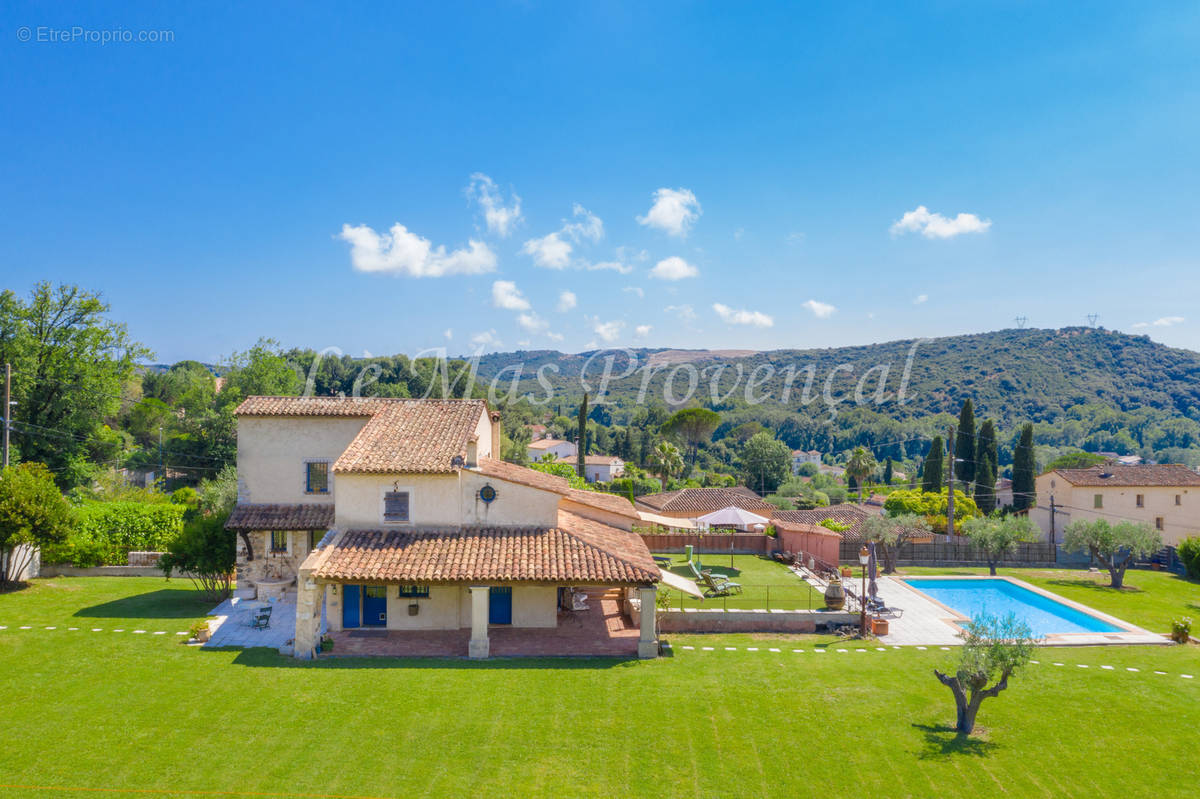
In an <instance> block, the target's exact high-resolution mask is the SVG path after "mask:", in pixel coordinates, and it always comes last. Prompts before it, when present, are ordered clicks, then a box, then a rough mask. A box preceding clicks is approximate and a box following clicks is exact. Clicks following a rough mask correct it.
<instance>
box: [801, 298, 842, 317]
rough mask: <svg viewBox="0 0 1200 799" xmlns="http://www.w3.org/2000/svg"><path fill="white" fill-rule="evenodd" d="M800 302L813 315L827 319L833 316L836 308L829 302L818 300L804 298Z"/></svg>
mask: <svg viewBox="0 0 1200 799" xmlns="http://www.w3.org/2000/svg"><path fill="white" fill-rule="evenodd" d="M802 304H803V306H804V307H805V308H807V309H808V310H810V311H812V313H813V316H815V317H817V318H818V319H828V318H829V317H831V316H833V314H834V311H836V310H837V308H835V307H833V306H832V305H830V304H829V303H827V302H820V301H818V300H805V301H804V303H802Z"/></svg>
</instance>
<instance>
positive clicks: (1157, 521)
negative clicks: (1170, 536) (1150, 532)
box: [1154, 516, 1163, 530]
mask: <svg viewBox="0 0 1200 799" xmlns="http://www.w3.org/2000/svg"><path fill="white" fill-rule="evenodd" d="M1154 529H1155V530H1161V529H1163V517H1161V516H1155V517H1154Z"/></svg>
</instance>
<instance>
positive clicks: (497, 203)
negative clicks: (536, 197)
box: [466, 172, 522, 238]
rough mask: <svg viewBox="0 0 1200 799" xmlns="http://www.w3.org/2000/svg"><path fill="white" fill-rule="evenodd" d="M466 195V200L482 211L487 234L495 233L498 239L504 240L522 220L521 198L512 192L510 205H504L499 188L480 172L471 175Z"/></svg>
mask: <svg viewBox="0 0 1200 799" xmlns="http://www.w3.org/2000/svg"><path fill="white" fill-rule="evenodd" d="M466 195H467V198H468V199H471V200H474V201H475V202H477V203H479V207H480V208H482V209H483V218H484V221H485V222H486V223H487V229H488V232H490V233H495V234H496V235H498V236H500V238H505V237H507V236H508V235H509V234H510V233H512V231H513V229H514V228H515V227H516V226H517V225H518V224H519V223H520V222H521V220H522V216H521V198H520V197H518V196H517V194H516V192H513V196H512V205H505V203H504V195H503V194H502V193H501V192H500V189H499V187H497V186H496V184H495V182H493V181H492V179H491V178H489V177H488V176H487V175H485V174H483V173H482V172H476V173H475V174H474V175H471V182H470V183H468V184H467V188H466Z"/></svg>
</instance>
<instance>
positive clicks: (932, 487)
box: [921, 436, 946, 494]
mask: <svg viewBox="0 0 1200 799" xmlns="http://www.w3.org/2000/svg"><path fill="white" fill-rule="evenodd" d="M942 447H943V445H942V437H941V436H934V439H933V443H932V444H930V445H929V454H928V455H926V456H925V464H924V468H925V472H924V474H923V475H922V477H921V481H922V482H921V490H922V491H924V492H925V493H927V494H938V493H941V490H942V482H943V479H942V476H943V475H942V468H943V467H944V466H945V461H946V456H945V454H943V452H942Z"/></svg>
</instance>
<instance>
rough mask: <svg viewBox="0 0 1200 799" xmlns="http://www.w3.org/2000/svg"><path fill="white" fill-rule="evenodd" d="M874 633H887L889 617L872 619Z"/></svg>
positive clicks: (872, 631)
mask: <svg viewBox="0 0 1200 799" xmlns="http://www.w3.org/2000/svg"><path fill="white" fill-rule="evenodd" d="M871 633H872V635H887V634H888V620H887V619H871Z"/></svg>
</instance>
